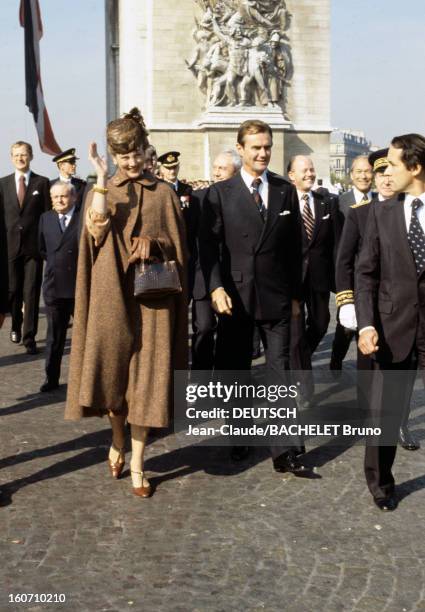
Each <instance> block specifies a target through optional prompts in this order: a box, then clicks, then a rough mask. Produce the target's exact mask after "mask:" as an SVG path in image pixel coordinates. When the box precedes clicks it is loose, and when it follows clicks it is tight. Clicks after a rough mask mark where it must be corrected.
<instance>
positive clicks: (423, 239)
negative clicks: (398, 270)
mask: <svg viewBox="0 0 425 612" xmlns="http://www.w3.org/2000/svg"><path fill="white" fill-rule="evenodd" d="M421 206H423V202H422V200H419V198H416V199H415V200H413V202H412V216H411V218H410V225H409V232H408V234H407V240H408V241H409V245H410V248H411V249H412V253H413V258H414V260H415V264H416V271H417V273H418V276H419V274H420V273H421V272H422V270H423V269H424V266H425V234H424V230H423V229H422V225H421V224H420V222H419V219H418V214H417V210H418V208H420V207H421Z"/></svg>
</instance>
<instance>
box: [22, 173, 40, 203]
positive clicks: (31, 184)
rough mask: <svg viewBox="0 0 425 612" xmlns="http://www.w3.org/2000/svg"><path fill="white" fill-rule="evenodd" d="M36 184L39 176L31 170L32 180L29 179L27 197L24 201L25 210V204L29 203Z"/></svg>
mask: <svg viewBox="0 0 425 612" xmlns="http://www.w3.org/2000/svg"><path fill="white" fill-rule="evenodd" d="M36 184H37V177H36V176H35V175H34V173H33V172H31V173H30V180H29V181H28V185H27V189H26V191H25V198H24V201H23V203H22V210H24V208H25V206H26V205H27V204H28V201H29V199H30V197H31V194H32V193H33V191H34V190H35V187H36ZM18 206H19V202H18Z"/></svg>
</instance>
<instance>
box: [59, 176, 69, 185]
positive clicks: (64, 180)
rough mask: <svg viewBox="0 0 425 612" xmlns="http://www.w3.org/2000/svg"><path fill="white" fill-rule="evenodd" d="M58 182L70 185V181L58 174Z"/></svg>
mask: <svg viewBox="0 0 425 612" xmlns="http://www.w3.org/2000/svg"><path fill="white" fill-rule="evenodd" d="M59 180H60V182H61V183H70V182H71V180H72V179H70V178H67V177H65V176H62V174H59Z"/></svg>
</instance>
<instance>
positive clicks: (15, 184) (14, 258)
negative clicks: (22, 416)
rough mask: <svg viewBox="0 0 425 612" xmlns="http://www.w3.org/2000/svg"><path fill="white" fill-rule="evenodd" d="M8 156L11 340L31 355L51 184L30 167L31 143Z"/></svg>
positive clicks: (2, 187) (5, 190)
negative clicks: (42, 224) (42, 226)
mask: <svg viewBox="0 0 425 612" xmlns="http://www.w3.org/2000/svg"><path fill="white" fill-rule="evenodd" d="M11 158H12V163H13V165H14V167H15V172H14V173H13V174H9V175H8V176H5V177H3V178H1V179H0V203H1V205H2V207H3V209H4V215H5V222H6V230H7V250H8V259H9V302H10V312H11V315H12V330H11V332H10V340H11V342H15V343H19V342H20V341H21V338H22V340H23V343H24V346H25V348H26V352H27V353H28V354H29V355H34V354H36V353H37V344H36V342H35V337H36V334H37V329H38V308H39V301H40V287H41V276H42V268H43V262H42V260H41V258H40V254H39V252H38V237H37V233H38V222H39V220H40V216H41V215H42V213H43V212H44V211H46V210H49V208H50V204H51V203H50V193H49V188H50V184H49V179H48V178H46V177H45V176H39V175H38V174H36V173H35V172H33V171H32V170H31V169H30V164H31V161H32V158H33V155H32V147H31V145H30V144H28V143H27V142H23V141H18V142H15V143H14V144H13V145H12V147H11ZM23 305H24V306H25V308H24V313H22V306H23ZM22 323H23V330H22V329H21V328H22ZM22 332H23V333H22Z"/></svg>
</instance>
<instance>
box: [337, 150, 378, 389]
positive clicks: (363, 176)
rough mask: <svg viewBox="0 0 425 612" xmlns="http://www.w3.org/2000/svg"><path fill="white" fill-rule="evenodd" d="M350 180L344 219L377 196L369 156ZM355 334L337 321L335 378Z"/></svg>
mask: <svg viewBox="0 0 425 612" xmlns="http://www.w3.org/2000/svg"><path fill="white" fill-rule="evenodd" d="M350 178H351V181H352V183H353V187H352V189H349V190H348V191H346V192H345V193H342V194H341V195H340V196H339V208H340V211H341V213H342V214H343V216H344V218H345V217H346V216H347V214H348V211H349V210H350V207H351V206H353V204H361V203H365V202H369V201H370V200H371V199H372V197H373V196H374V195H375V194H374V193H373V192H372V191H371V189H372V181H373V170H372V166H371V165H370V163H369V158H368V157H367V155H359V156H358V157H356V158H355V159H354V160H353V163H352V164H351V170H350ZM354 336H355V333H354V332H353V331H352V330H349V329H347V328H344V326H342V325H341V324H340V322H339V320H337V323H336V328H335V336H334V341H333V343H332V354H331V361H330V364H329V367H330V369H331V370H332V371H333V372H334V375H335V377H338V376H340V375H341V368H342V362H343V360H344V358H345V356H346V354H347V352H348V349H349V347H350V343H351V341H352V339H353V338H354Z"/></svg>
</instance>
